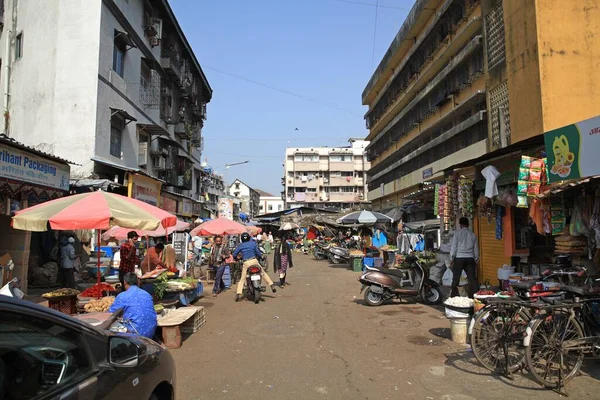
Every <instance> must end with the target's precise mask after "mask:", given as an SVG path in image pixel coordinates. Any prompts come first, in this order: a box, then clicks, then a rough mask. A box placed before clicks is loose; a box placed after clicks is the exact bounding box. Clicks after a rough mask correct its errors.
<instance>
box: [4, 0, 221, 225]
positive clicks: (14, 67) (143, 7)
mask: <svg viewBox="0 0 600 400" xmlns="http://www.w3.org/2000/svg"><path fill="white" fill-rule="evenodd" d="M2 4H3V6H4V10H3V11H4V13H3V17H4V18H3V20H2V21H3V28H2V31H1V34H0V46H1V47H0V48H1V49H3V50H2V53H1V57H2V61H1V62H2V64H1V66H2V73H1V78H0V85H1V86H2V88H3V93H4V95H3V97H2V107H3V110H4V123H3V124H0V125H1V130H2V131H3V132H4V133H6V134H7V135H9V136H11V137H14V138H16V139H18V140H19V141H22V142H24V143H26V144H28V145H31V146H35V147H36V148H38V149H40V150H43V151H46V152H49V153H52V154H56V155H58V156H61V157H65V158H68V159H69V160H72V161H74V162H76V163H77V164H79V165H77V166H74V167H73V168H72V169H71V171H72V178H86V177H94V178H108V179H110V180H111V181H114V182H116V183H118V184H121V185H124V186H127V189H124V190H125V191H126V192H128V194H129V195H130V196H133V197H138V198H140V199H142V200H145V201H148V202H151V203H159V202H160V192H161V187H162V188H163V189H165V190H167V191H168V192H170V193H175V194H177V195H179V197H184V198H187V199H188V200H187V202H186V203H185V204H184V202H183V201H181V199H179V200H176V199H174V200H175V201H178V202H179V203H180V205H179V206H178V213H180V214H183V215H189V214H190V213H191V212H192V211H193V212H194V213H196V214H197V213H198V210H199V208H200V207H196V205H199V204H196V203H198V200H199V199H200V194H201V192H202V190H201V186H198V185H199V184H200V183H201V179H198V178H199V177H200V176H201V174H202V172H201V166H200V156H201V151H202V136H201V129H202V127H203V124H204V120H205V118H206V104H207V103H208V102H209V101H210V100H211V96H212V89H211V87H210V85H209V83H208V81H207V79H206V76H205V75H204V73H203V71H202V68H201V67H200V63H199V62H198V60H197V58H196V56H195V54H194V52H193V50H192V48H191V46H190V44H189V43H188V41H187V39H186V37H185V35H184V33H183V31H182V29H181V27H180V26H179V24H178V22H177V20H176V18H175V15H174V14H173V11H172V10H171V7H170V6H169V3H168V1H167V0H103V1H89V0H56V1H43V2H27V1H17V0H5V1H3V2H2ZM176 197H177V196H176ZM179 208H181V210H179ZM169 209H171V206H169ZM191 210H192V211H191ZM181 211H183V212H181Z"/></svg>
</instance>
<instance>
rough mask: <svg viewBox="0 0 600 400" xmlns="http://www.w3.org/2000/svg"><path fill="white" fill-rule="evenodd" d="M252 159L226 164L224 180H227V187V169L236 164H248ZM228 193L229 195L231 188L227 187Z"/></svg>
mask: <svg viewBox="0 0 600 400" xmlns="http://www.w3.org/2000/svg"><path fill="white" fill-rule="evenodd" d="M249 162H250V161H249V160H248V161H241V162H236V163H231V164H225V174H223V181H225V187H227V170H228V169H229V168H231V167H234V166H236V165H242V164H248V163H249ZM227 194H228V195H229V188H227Z"/></svg>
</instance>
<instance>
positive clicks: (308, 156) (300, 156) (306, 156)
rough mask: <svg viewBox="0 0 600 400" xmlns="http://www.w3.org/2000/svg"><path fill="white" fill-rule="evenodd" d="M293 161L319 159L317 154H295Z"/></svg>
mask: <svg viewBox="0 0 600 400" xmlns="http://www.w3.org/2000/svg"><path fill="white" fill-rule="evenodd" d="M294 161H300V162H317V161H319V155H318V154H296V156H295V157H294Z"/></svg>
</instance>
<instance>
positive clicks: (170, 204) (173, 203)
mask: <svg viewBox="0 0 600 400" xmlns="http://www.w3.org/2000/svg"><path fill="white" fill-rule="evenodd" d="M160 208H162V209H163V210H165V211H166V212H170V213H172V214H175V213H177V200H174V199H171V198H169V197H165V196H160Z"/></svg>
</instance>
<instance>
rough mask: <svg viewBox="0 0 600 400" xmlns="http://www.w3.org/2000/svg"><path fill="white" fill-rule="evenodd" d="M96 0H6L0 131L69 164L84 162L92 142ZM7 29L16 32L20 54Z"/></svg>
mask: <svg viewBox="0 0 600 400" xmlns="http://www.w3.org/2000/svg"><path fill="white" fill-rule="evenodd" d="M101 3H102V2H101V0H55V1H51V2H43V4H42V3H39V2H31V1H19V2H14V1H12V0H9V1H5V26H4V29H3V30H2V36H1V37H0V49H2V61H3V62H2V67H3V69H2V74H1V79H2V81H0V85H1V87H3V89H4V88H5V86H4V85H5V83H6V82H4V81H3V80H4V79H6V77H7V74H8V70H9V66H10V82H9V85H10V91H9V93H10V103H9V105H8V107H7V104H6V99H4V100H3V106H4V108H5V109H8V111H9V113H10V126H9V130H8V132H7V133H9V134H10V136H11V137H14V138H15V139H17V140H19V141H22V142H24V143H25V144H28V145H31V146H35V147H37V148H39V149H41V150H44V151H47V152H49V153H52V154H55V155H56V156H59V157H64V158H67V159H69V160H71V161H74V162H76V163H78V164H82V165H83V167H74V168H73V170H74V171H77V170H78V169H84V168H86V167H89V164H90V163H89V157H90V156H89V154H91V153H93V149H94V139H93V138H94V134H95V124H96V99H97V75H98V47H99V34H98V32H99V31H100V13H101ZM13 6H15V7H16V10H14V11H15V12H13ZM12 33H14V34H19V33H22V35H23V56H22V57H21V58H20V59H19V60H14V54H15V53H14V50H15V49H14V35H12ZM4 91H5V90H3V92H4ZM0 125H2V130H3V131H4V124H0Z"/></svg>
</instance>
